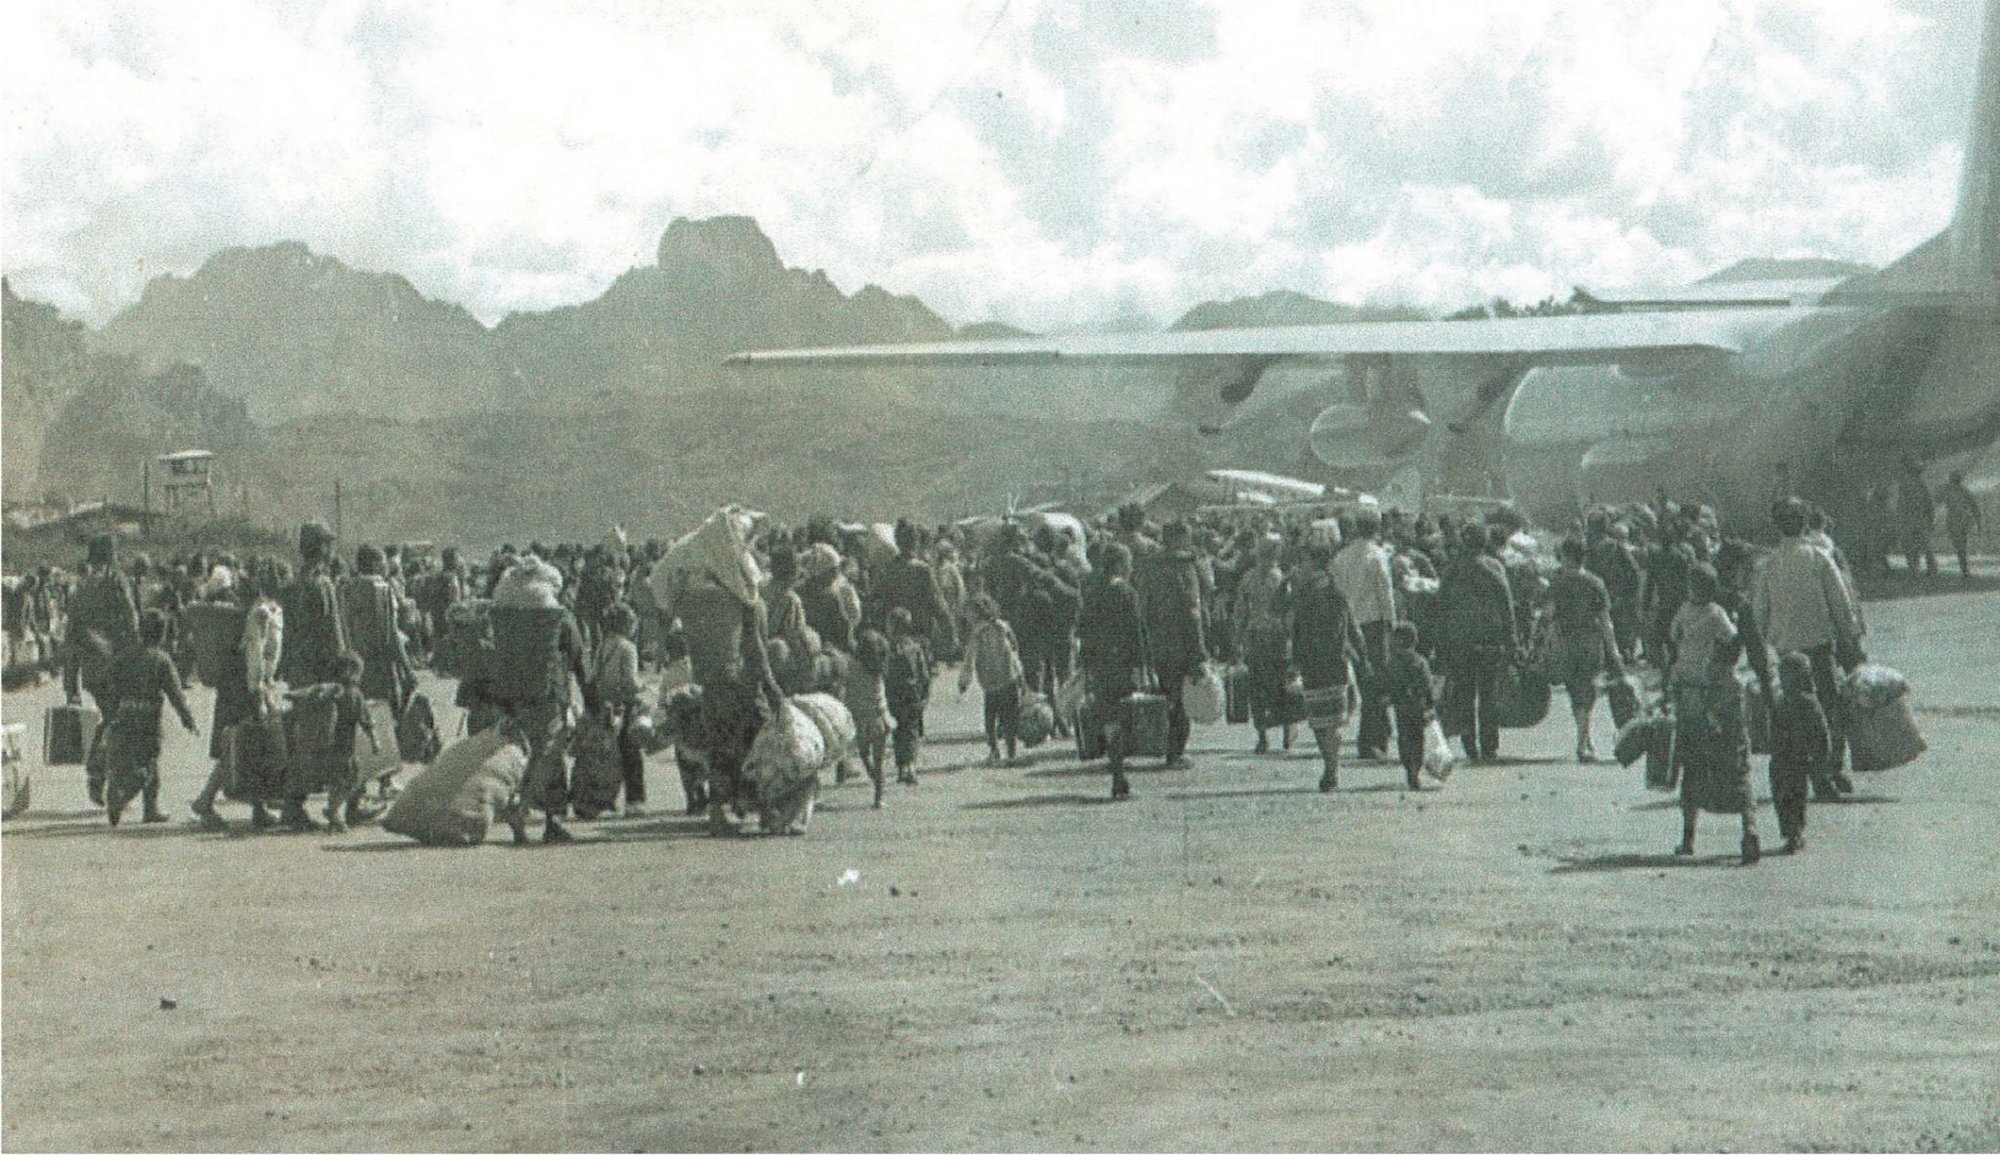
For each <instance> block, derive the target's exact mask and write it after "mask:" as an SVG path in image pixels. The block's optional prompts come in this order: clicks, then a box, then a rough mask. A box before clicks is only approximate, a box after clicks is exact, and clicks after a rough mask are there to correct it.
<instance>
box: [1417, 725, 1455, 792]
mask: <svg viewBox="0 0 2000 1155" xmlns="http://www.w3.org/2000/svg"><path fill="white" fill-rule="evenodd" d="M1456 768H1457V761H1456V759H1454V758H1453V757H1452V754H1451V743H1450V742H1448V741H1446V740H1445V736H1444V726H1443V725H1442V724H1440V723H1439V722H1438V720H1437V719H1436V718H1432V719H1431V721H1430V725H1428V726H1425V727H1424V773H1425V774H1428V775H1430V776H1431V777H1432V778H1435V779H1436V780H1438V781H1439V782H1442V781H1444V780H1445V779H1447V778H1449V777H1451V772H1452V771H1453V770H1454V769H1456Z"/></svg>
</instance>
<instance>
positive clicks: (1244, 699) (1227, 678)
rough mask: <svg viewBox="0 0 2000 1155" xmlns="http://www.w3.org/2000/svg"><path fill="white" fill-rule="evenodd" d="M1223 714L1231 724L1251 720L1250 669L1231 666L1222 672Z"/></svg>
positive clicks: (1240, 723)
mask: <svg viewBox="0 0 2000 1155" xmlns="http://www.w3.org/2000/svg"><path fill="white" fill-rule="evenodd" d="M1222 716H1223V720H1224V721H1226V722H1228V723H1229V724H1230V725H1231V726H1241V725H1243V724H1244V723H1246V722H1248V721H1249V720H1250V669H1249V667H1247V666H1231V667H1229V668H1228V669H1227V670H1225V671H1223V674H1222Z"/></svg>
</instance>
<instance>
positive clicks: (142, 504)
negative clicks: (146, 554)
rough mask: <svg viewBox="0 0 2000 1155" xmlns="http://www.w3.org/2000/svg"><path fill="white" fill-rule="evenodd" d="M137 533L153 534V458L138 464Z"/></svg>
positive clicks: (147, 535) (146, 535)
mask: <svg viewBox="0 0 2000 1155" xmlns="http://www.w3.org/2000/svg"><path fill="white" fill-rule="evenodd" d="M139 478H140V480H139V533H140V535H141V536H143V537H151V536H153V459H152V458H150V457H149V458H147V459H146V460H145V461H143V462H141V463H140V465H139Z"/></svg>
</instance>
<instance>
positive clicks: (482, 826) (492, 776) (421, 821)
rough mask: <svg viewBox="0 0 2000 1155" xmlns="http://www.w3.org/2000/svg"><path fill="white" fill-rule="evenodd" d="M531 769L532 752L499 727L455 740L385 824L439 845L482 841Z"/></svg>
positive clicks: (420, 775)
mask: <svg viewBox="0 0 2000 1155" xmlns="http://www.w3.org/2000/svg"><path fill="white" fill-rule="evenodd" d="M527 770H528V752H527V751H526V750H524V749H522V748H521V747H520V745H518V744H517V743H514V742H512V741H509V740H508V739H507V738H505V737H503V736H502V735H501V733H500V731H499V730H498V729H492V730H486V731H482V732H481V733H478V734H474V735H473V736H471V737H470V738H466V739H463V740H461V741H458V742H454V743H452V744H451V745H450V746H448V747H446V748H445V751H444V753H442V754H439V755H438V757H437V761H435V762H432V763H431V764H430V765H429V766H428V767H426V768H424V770H422V771H421V772H420V773H418V774H417V776H416V777H415V778H414V779H412V780H411V781H410V783H409V785H408V786H406V787H405V788H404V790H403V793H402V795H401V796H400V797H398V798H397V799H396V802H395V804H394V805H393V806H391V807H390V808H389V813H388V814H386V815H384V816H383V818H382V829H384V830H387V831H389V832H390V833H391V834H400V835H402V836H404V837H405V838H414V839H416V840H417V841H418V842H426V843H429V844H431V845H433V846H477V845H479V844H480V843H482V842H484V841H486V832H487V830H488V829H490V828H491V827H492V825H493V821H494V819H495V818H496V817H498V816H499V815H500V814H501V813H502V812H503V811H504V810H505V808H506V807H507V805H508V803H509V801H510V800H511V799H512V798H513V796H514V794H515V793H516V792H517V791H519V790H520V788H521V779H522V777H523V776H524V775H525V774H526V773H527Z"/></svg>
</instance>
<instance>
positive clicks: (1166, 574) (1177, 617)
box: [1140, 521, 1208, 769]
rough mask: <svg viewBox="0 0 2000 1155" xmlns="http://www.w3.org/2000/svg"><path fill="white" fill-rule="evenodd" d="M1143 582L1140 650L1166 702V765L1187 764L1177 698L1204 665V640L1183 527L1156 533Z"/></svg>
mask: <svg viewBox="0 0 2000 1155" xmlns="http://www.w3.org/2000/svg"><path fill="white" fill-rule="evenodd" d="M1147 574H1148V580H1147V581H1146V590H1145V594H1144V596H1143V597H1142V598H1141V599H1140V600H1141V604H1142V605H1143V607H1144V613H1145V619H1146V646H1147V653H1148V656H1149V657H1150V658H1151V659H1152V666H1153V674H1154V676H1155V677H1157V678H1158V679H1159V682H1160V693H1161V694H1162V695H1164V696H1165V697H1166V699H1167V751H1166V766H1167V768H1168V769H1178V768H1182V767H1185V766H1187V765H1188V758H1187V744H1188V738H1189V737H1190V736H1191V734H1192V727H1191V725H1190V724H1189V722H1188V715H1187V705H1186V703H1185V701H1184V700H1183V695H1184V694H1185V692H1186V690H1187V682H1188V678H1190V677H1191V676H1193V675H1194V673H1195V671H1197V670H1199V669H1200V668H1201V667H1202V665H1203V663H1205V662H1207V661H1208V638H1207V634H1206V632H1205V631H1204V629H1203V627H1202V613H1201V585H1202V583H1201V572H1200V568H1199V559H1198V558H1197V557H1196V555H1195V551H1194V547H1193V545H1192V542H1191V539H1190V535H1189V533H1188V525H1187V523H1186V522H1184V521H1175V522H1171V523H1169V524H1168V525H1167V527H1166V529H1165V530H1163V531H1162V533H1161V542H1160V551H1159V553H1157V554H1155V555H1154V557H1153V559H1152V561H1151V562H1150V563H1149V564H1148V565H1147Z"/></svg>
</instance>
